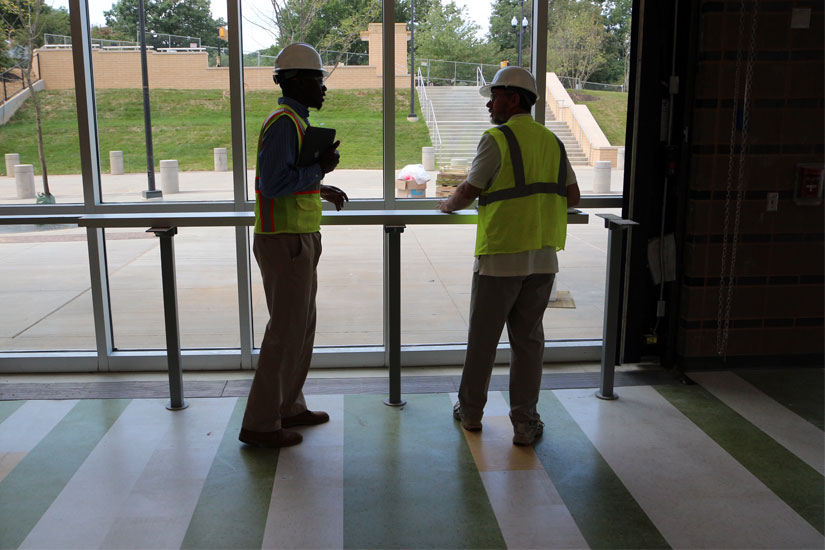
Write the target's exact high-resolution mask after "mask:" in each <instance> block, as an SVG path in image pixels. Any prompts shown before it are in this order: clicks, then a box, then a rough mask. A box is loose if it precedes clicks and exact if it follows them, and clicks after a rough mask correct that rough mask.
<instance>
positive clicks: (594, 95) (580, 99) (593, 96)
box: [567, 90, 627, 145]
mask: <svg viewBox="0 0 825 550" xmlns="http://www.w3.org/2000/svg"><path fill="white" fill-rule="evenodd" d="M567 93H569V94H570V97H571V98H572V99H573V101H575V102H576V104H579V105H587V108H588V109H590V112H591V113H592V114H593V118H595V119H596V122H598V123H599V126H600V127H601V129H602V132H604V135H605V136H606V137H607V141H609V142H610V145H624V137H625V127H626V125H627V93H625V92H601V91H596V90H567Z"/></svg>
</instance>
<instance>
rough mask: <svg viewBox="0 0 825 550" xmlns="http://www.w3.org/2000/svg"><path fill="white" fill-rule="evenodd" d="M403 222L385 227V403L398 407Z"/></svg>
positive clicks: (399, 401)
mask: <svg viewBox="0 0 825 550" xmlns="http://www.w3.org/2000/svg"><path fill="white" fill-rule="evenodd" d="M405 227H406V226H405V225H385V226H384V364H385V365H386V366H387V367H389V371H390V372H389V382H390V384H389V385H390V396H389V398H388V399H385V400H384V403H385V404H386V405H389V406H391V407H401V406H403V405H405V404H406V403H407V402H406V401H405V400H403V399H402V398H401V233H403V232H404V228H405Z"/></svg>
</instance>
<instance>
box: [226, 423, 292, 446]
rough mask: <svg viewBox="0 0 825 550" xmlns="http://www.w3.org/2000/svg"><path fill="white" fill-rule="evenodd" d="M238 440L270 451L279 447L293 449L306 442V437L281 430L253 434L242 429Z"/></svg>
mask: <svg viewBox="0 0 825 550" xmlns="http://www.w3.org/2000/svg"><path fill="white" fill-rule="evenodd" d="M238 439H239V440H241V441H242V442H243V443H246V444H247V445H252V446H253V447H266V448H270V449H274V448H279V447H292V446H293V445H297V444H298V443H300V442H301V441H303V440H304V436H302V435H301V434H299V433H298V432H293V431H290V430H285V429H283V428H281V429H280V430H276V431H274V432H253V431H252V430H245V429H243V428H241V433H240V435H238Z"/></svg>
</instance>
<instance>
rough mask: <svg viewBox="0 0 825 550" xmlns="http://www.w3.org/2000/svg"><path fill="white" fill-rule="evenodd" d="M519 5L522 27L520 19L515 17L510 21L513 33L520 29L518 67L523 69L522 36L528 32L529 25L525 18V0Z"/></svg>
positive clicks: (520, 1) (521, 0)
mask: <svg viewBox="0 0 825 550" xmlns="http://www.w3.org/2000/svg"><path fill="white" fill-rule="evenodd" d="M518 5H519V8H520V9H521V26H520V27H519V24H518V19H516V16H515V15H514V16H513V19H512V20H511V21H510V24H511V25H512V26H513V32H515V30H516V27H518V66H519V67H521V35H522V33H523V32H525V31H526V30H527V25H528V23H527V18H526V17H524V0H519V3H518Z"/></svg>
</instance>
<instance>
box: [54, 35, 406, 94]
mask: <svg viewBox="0 0 825 550" xmlns="http://www.w3.org/2000/svg"><path fill="white" fill-rule="evenodd" d="M408 35H409V33H408V32H407V30H406V26H405V24H404V23H396V24H395V65H396V78H395V86H396V88H406V87H409V85H410V75H409V72H408V70H409V69H408V68H407V39H408ZM362 39H364V40H368V41H369V45H370V46H369V51H370V58H369V65H350V66H344V65H339V66H338V67H336V68H335V70H334V71H332V75H331V76H330V78H329V80H328V81H327V87H329V88H330V89H337V90H344V89H359V88H381V87H382V85H383V84H382V82H381V75H382V74H383V72H382V63H381V60H382V58H383V56H382V52H381V46H382V33H381V24H380V23H372V24H370V26H369V29H368V30H367V31H365V32H364V33H362ZM38 53H39V55H40V67H41V71H42V73H43V79H44V80H45V81H46V89H48V90H68V89H74V68H73V66H72V52H71V50H69V49H65V50H63V49H48V48H47V49H41V50H38ZM92 64H93V67H94V76H95V87H96V88H97V89H109V88H140V87H141V86H142V84H141V69H140V52H137V51H124V52H119V51H104V50H98V49H95V50H93V51H92ZM146 66H147V71H148V74H149V87H150V88H170V89H178V90H214V89H217V90H228V89H229V68H228V67H209V66H208V56H207V54H206V53H205V52H203V53H184V52H178V53H161V52H156V51H153V50H152V51H148V52H147V56H146ZM273 86H274V84H273V82H272V68H271V67H246V68H244V88H245V89H247V90H269V89H272V88H273Z"/></svg>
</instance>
